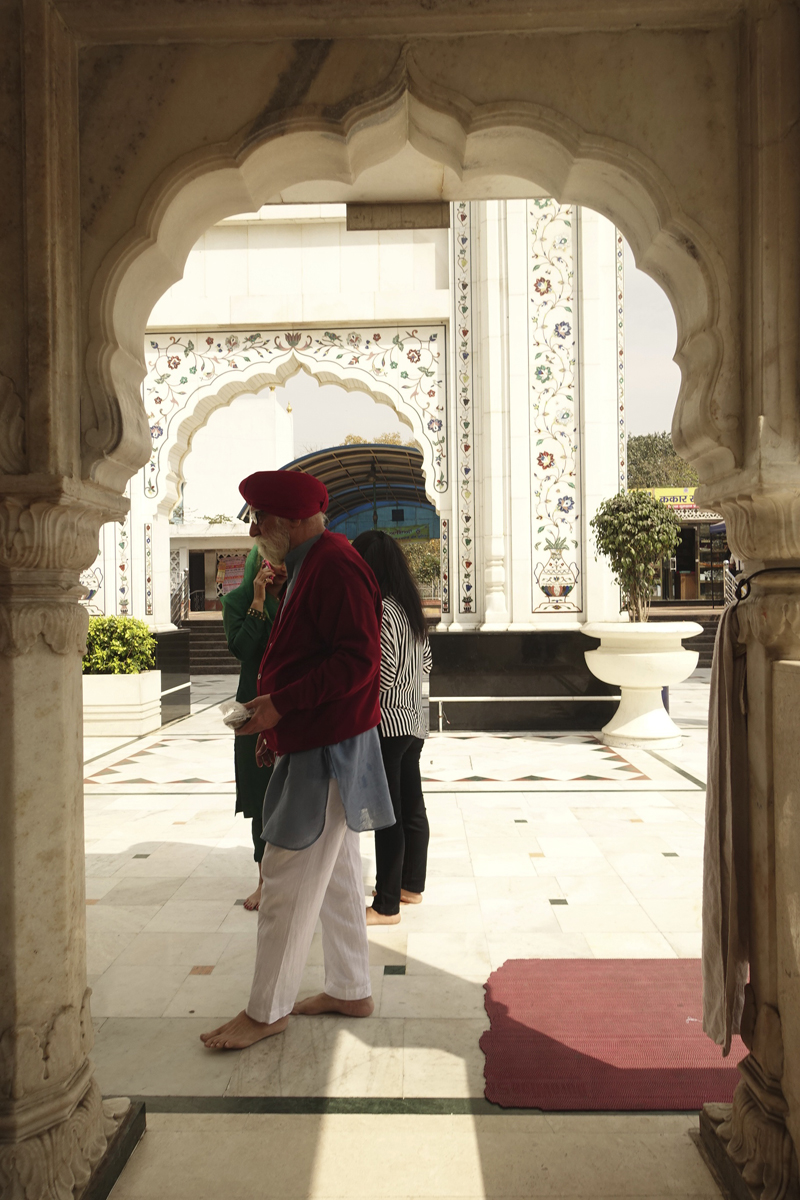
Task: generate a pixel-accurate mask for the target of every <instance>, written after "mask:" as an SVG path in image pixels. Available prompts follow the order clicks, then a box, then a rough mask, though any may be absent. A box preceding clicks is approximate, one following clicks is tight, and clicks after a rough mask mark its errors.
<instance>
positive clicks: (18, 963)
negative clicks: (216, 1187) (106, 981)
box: [0, 388, 117, 1200]
mask: <svg viewBox="0 0 800 1200" xmlns="http://www.w3.org/2000/svg"><path fill="white" fill-rule="evenodd" d="M6 391H7V393H8V388H7V389H6ZM18 414H19V409H18V413H17V415H18ZM18 428H19V427H18ZM19 432H20V435H21V434H22V429H21V428H19ZM23 458H24V445H23V440H22V437H21V436H20V438H19V440H18V441H17V443H16V445H9V444H8V443H7V442H6V444H5V445H4V447H3V453H2V455H0V462H1V463H2V465H3V466H4V467H5V468H8V466H9V465H12V464H14V463H15V464H16V465H17V466H18V467H22V466H23V465H24V462H23ZM93 490H94V489H92V488H86V487H80V485H78V486H74V485H73V484H72V483H71V482H70V481H67V480H63V479H62V480H57V479H53V478H51V479H49V480H45V479H43V478H42V477H41V476H35V475H28V476H25V475H21V474H20V475H17V476H16V478H13V477H9V476H4V477H0V712H1V713H2V721H0V796H2V797H3V802H2V804H0V1194H1V1195H3V1196H7V1197H14V1198H15V1200H16V1198H20V1200H22V1198H23V1197H24V1198H25V1200H34V1198H35V1200H45V1198H47V1200H72V1197H73V1194H74V1193H75V1191H76V1190H78V1189H80V1188H82V1187H83V1186H84V1185H85V1184H86V1183H87V1181H88V1179H89V1177H90V1174H91V1171H92V1168H93V1167H94V1166H95V1165H96V1164H97V1163H98V1162H99V1160H100V1159H101V1158H102V1156H103V1154H104V1153H105V1150H106V1146H107V1139H108V1137H109V1136H110V1134H111V1133H112V1132H113V1131H114V1129H115V1128H116V1125H117V1122H116V1120H115V1118H114V1116H113V1106H112V1108H110V1109H109V1110H108V1111H104V1108H103V1103H102V1100H101V1096H100V1089H99V1087H98V1084H97V1082H96V1080H95V1079H94V1078H93V1075H92V1065H91V1063H90V1061H89V1059H88V1054H89V1051H90V1050H91V1046H92V1040H93V1038H92V1022H91V1015H90V1012H89V994H90V993H89V990H88V989H87V987H86V955H85V915H84V914H85V897H84V884H83V793H82V769H81V768H82V762H83V753H82V705H81V656H82V654H83V652H84V650H85V637H86V627H87V621H88V617H87V614H86V612H85V610H84V609H83V608H82V607H81V606H80V605H79V604H78V603H77V601H78V598H79V597H80V596H81V595H82V588H81V586H80V584H79V581H78V580H79V574H80V571H81V570H82V569H83V568H85V567H87V566H88V565H89V564H90V563H91V562H92V561H93V559H94V557H95V554H96V548H97V535H98V530H99V527H100V524H101V522H102V521H103V520H105V519H107V518H108V515H109V510H108V502H109V499H110V498H109V497H108V496H104V497H102V498H101V497H98V496H93V495H91V492H92V491H93ZM100 499H102V501H103V505H102V507H101V505H100V504H99V503H98V501H99V500H100Z"/></svg>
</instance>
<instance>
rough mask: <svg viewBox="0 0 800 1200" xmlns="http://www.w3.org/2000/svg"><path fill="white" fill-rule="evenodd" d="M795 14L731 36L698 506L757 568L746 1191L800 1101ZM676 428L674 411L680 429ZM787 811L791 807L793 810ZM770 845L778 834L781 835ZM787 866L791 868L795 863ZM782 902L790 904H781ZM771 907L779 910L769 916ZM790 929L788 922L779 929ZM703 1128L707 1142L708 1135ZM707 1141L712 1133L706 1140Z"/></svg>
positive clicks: (768, 1193) (780, 1180)
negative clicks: (739, 385)
mask: <svg viewBox="0 0 800 1200" xmlns="http://www.w3.org/2000/svg"><path fill="white" fill-rule="evenodd" d="M798 55H800V12H799V11H798V9H797V6H796V5H794V4H790V3H780V2H777V3H775V4H770V5H766V4H765V5H754V6H753V8H752V10H751V11H750V13H749V14H748V17H747V20H746V22H745V25H744V30H743V39H742V62H741V68H742V145H743V147H744V150H743V159H742V164H743V168H742V170H743V175H742V195H741V199H742V212H743V241H744V250H745V253H744V266H745V272H744V284H745V288H744V302H743V327H744V336H743V339H742V353H741V363H742V372H741V377H742V382H743V391H744V403H743V406H742V414H741V421H740V427H739V433H740V436H741V450H740V455H739V461H738V463H737V466H736V469H735V470H732V471H730V472H729V473H728V474H727V475H725V476H724V478H722V479H720V480H719V482H718V483H716V484H713V485H709V486H706V487H704V488H703V489H702V490H701V492H700V494H699V495H698V501H699V503H701V504H709V506H710V507H716V506H717V505H719V506H720V507H721V510H722V512H723V514H724V516H725V520H726V522H727V528H728V540H729V544H730V547H731V550H732V551H733V553H734V555H735V556H736V557H737V558H739V559H741V560H742V561H743V563H744V569H745V574H746V575H748V576H751V575H753V576H755V575H756V572H764V573H763V574H759V575H758V577H757V578H754V580H753V586H752V593H751V595H750V597H749V599H747V600H746V601H744V602H743V603H742V604H741V605H740V607H739V617H740V621H739V625H740V637H741V639H742V640H743V641H744V642H745V643H746V645H747V704H748V755H749V839H750V881H749V883H750V913H749V916H750V937H749V941H750V984H749V986H748V988H747V993H746V1002H745V1012H744V1016H743V1020H742V1037H743V1040H744V1042H745V1044H746V1046H747V1048H748V1050H749V1051H750V1053H749V1055H748V1056H747V1058H745V1059H744V1061H743V1062H742V1063H741V1065H740V1068H739V1069H740V1073H741V1081H740V1083H739V1086H738V1088H737V1091H736V1094H735V1098H734V1102H733V1106H732V1109H731V1111H730V1112H721V1111H720V1106H714V1111H713V1112H710V1113H708V1114H706V1115H707V1117H708V1118H710V1120H711V1123H712V1124H713V1126H714V1129H713V1132H712V1135H711V1136H712V1137H713V1138H714V1139H717V1140H718V1141H721V1142H722V1144H723V1146H724V1147H725V1150H726V1157H725V1158H724V1159H723V1165H726V1166H728V1167H729V1166H730V1164H731V1163H732V1164H734V1165H735V1167H736V1169H737V1172H738V1179H737V1180H736V1181H735V1182H736V1184H737V1187H738V1188H739V1189H740V1194H746V1192H741V1186H742V1184H743V1185H744V1186H745V1188H746V1189H747V1191H749V1194H750V1195H752V1196H754V1197H757V1198H758V1200H788V1198H790V1197H791V1198H792V1200H795V1198H797V1197H799V1196H800V1182H799V1181H798V1165H797V1149H798V1148H797V1145H796V1142H795V1141H794V1140H793V1137H792V1131H793V1130H794V1132H795V1137H796V1135H797V1132H798V1130H800V1111H798V1103H800V1097H798V1093H797V1088H796V1084H795V1086H790V1083H791V1079H792V1078H794V1079H795V1080H796V1073H797V1067H796V1063H795V1062H794V1061H791V1071H790V1072H789V1073H788V1074H787V1063H788V1062H789V1061H790V1060H789V1058H788V1053H789V1052H790V1051H793V1054H794V1056H795V1057H796V1056H797V1054H798V1053H800V1047H798V1046H797V1044H796V1040H795V1041H794V1042H792V1040H791V1038H790V1040H788V1041H787V1038H786V1031H787V1030H788V1031H789V1032H790V1033H791V1035H792V1036H793V1037H794V1038H795V1039H796V1037H797V1029H798V1019H799V1017H800V1014H798V1011H797V1005H798V1003H799V1002H800V995H798V992H797V988H796V986H794V987H789V988H787V987H786V982H787V978H789V979H790V978H791V975H792V972H793V971H796V968H797V962H796V947H797V946H798V945H800V903H797V902H793V901H792V898H791V896H789V895H787V894H786V890H785V889H786V886H787V883H786V876H785V872H783V871H778V869H777V868H778V864H779V862H780V861H781V855H780V854H779V853H778V845H777V842H778V838H779V836H780V837H781V838H783V839H784V840H785V838H786V837H787V836H789V833H790V832H793V825H792V826H791V830H790V829H787V826H786V821H787V814H786V809H785V806H784V807H783V808H782V809H778V808H776V774H777V768H778V765H779V764H781V763H782V762H783V760H784V758H785V756H786V755H790V754H791V753H793V750H794V746H795V744H796V740H797V729H796V728H793V729H791V730H789V729H787V727H786V725H785V723H784V724H781V723H780V722H777V723H776V713H775V709H774V695H773V689H774V682H775V681H774V676H775V663H776V662H777V661H778V660H780V659H783V660H788V662H789V663H790V664H794V663H797V662H800V470H798V459H799V458H800V414H799V413H798V378H799V377H800V373H799V371H798V354H799V351H800V334H799V330H798V324H799V322H800V283H799V281H798V269H799V267H800V80H798V73H797V60H798ZM678 433H679V434H680V423H679V427H678ZM798 820H800V813H798V812H797V811H796V809H795V810H794V812H793V814H792V817H791V822H796V821H798ZM781 852H782V853H783V846H781ZM795 878H796V877H795ZM793 904H794V907H792V905H793ZM779 918H780V919H779ZM790 927H791V928H790ZM706 1140H708V1139H707V1138H706ZM716 1148H717V1149H718V1146H717V1147H716Z"/></svg>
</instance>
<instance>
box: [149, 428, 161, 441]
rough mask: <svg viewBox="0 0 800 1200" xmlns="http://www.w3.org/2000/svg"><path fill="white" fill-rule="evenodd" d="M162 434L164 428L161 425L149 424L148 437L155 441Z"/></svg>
mask: <svg viewBox="0 0 800 1200" xmlns="http://www.w3.org/2000/svg"><path fill="white" fill-rule="evenodd" d="M163 436H164V430H163V428H162V426H161V425H151V426H150V437H151V438H152V439H153V441H154V442H157V441H158V439H159V438H160V437H163Z"/></svg>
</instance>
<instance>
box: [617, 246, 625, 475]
mask: <svg viewBox="0 0 800 1200" xmlns="http://www.w3.org/2000/svg"><path fill="white" fill-rule="evenodd" d="M616 266H617V433H618V436H619V443H618V444H619V490H620V491H621V492H624V491H625V489H626V488H627V486H628V434H627V430H626V428H625V242H624V241H623V238H622V234H621V233H620V232H619V230H617V264H616Z"/></svg>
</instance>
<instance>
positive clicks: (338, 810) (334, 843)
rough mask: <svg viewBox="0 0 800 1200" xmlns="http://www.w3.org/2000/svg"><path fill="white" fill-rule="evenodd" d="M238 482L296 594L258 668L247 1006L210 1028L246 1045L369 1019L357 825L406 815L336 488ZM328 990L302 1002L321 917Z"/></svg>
mask: <svg viewBox="0 0 800 1200" xmlns="http://www.w3.org/2000/svg"><path fill="white" fill-rule="evenodd" d="M239 490H240V491H241V493H242V496H243V497H244V499H245V500H246V501H247V503H248V504H249V506H250V511H251V517H252V524H251V527H250V534H251V537H253V538H254V539H255V541H256V545H257V546H258V548H259V550H260V551H261V552H262V553H263V555H264V557H265V558H267V559H269V561H270V562H271V563H272V564H273V566H276V565H278V564H281V563H285V565H286V572H287V582H286V589H285V591H284V594H283V597H282V600H281V605H280V608H279V609H278V612H277V614H276V616H275V620H274V622H273V626H272V632H271V634H270V638H269V642H268V643H267V649H266V651H265V653H264V658H263V660H262V662H261V670H260V672H259V676H258V696H257V697H256V699H255V700H251V701H250V702H249V703H248V704H247V707H248V708H249V709H251V711H252V713H253V715H252V717H251V719H250V720H249V721H248V722H247V723H246V724H245V725H243V726H241V727H240V729H239V730H237V733H241V734H250V733H260V735H261V736H260V738H259V741H258V746H257V754H258V756H259V759H260V760H262V761H265V760H267V759H268V758H271V757H272V756H274V755H277V756H278V757H277V763H276V766H275V769H274V771H273V773H272V777H271V779H270V782H269V786H268V787H267V792H266V795H265V797H264V813H263V817H264V830H263V838H264V841H265V842H266V843H267V845H266V850H265V852H264V858H263V862H262V878H263V885H262V892H261V904H260V908H259V913H258V943H257V951H256V966H255V972H254V975H253V984H252V989H251V992H250V1000H249V1001H248V1004H247V1008H246V1009H243V1010H242V1012H240V1013H239V1015H238V1016H236V1017H234V1018H233V1020H231V1021H228V1022H227V1023H226V1024H225V1025H222V1026H220V1027H219V1029H214V1030H212V1031H211V1032H210V1033H204V1034H202V1035H201V1037H202V1041H203V1042H204V1043H205V1045H206V1047H207V1048H208V1049H211V1050H241V1049H244V1047H246V1046H251V1045H253V1043H254V1042H257V1041H260V1040H261V1039H262V1038H265V1037H270V1036H271V1035H272V1034H276V1033H282V1032H283V1030H284V1029H285V1028H286V1025H287V1024H288V1020H289V1014H290V1013H297V1014H304V1015H309V1016H313V1015H316V1014H317V1013H323V1012H337V1013H343V1014H344V1015H346V1016H352V1017H368V1016H369V1015H370V1014H371V1013H372V1012H373V1009H374V1004H373V1001H372V994H371V993H372V989H371V986H370V978H369V951H368V943H367V926H366V908H365V904H364V887H363V880H362V874H361V854H360V849H359V833H362V832H364V831H366V830H370V829H383V828H386V827H387V826H389V825H392V824H393V823H394V810H393V808H392V802H391V798H390V796H389V789H388V785H387V783H386V775H385V772H384V768H383V760H382V758H381V750H380V742H379V738H378V728H377V727H378V723H379V721H380V711H379V707H378V688H379V683H380V661H381V646H380V627H381V593H380V589H379V588H378V585H377V582H376V580H375V577H374V575H373V574H372V572H371V570H370V569H369V567H368V566H367V565H366V563H365V562H364V560H363V558H362V557H361V556H360V555H359V554H357V553H356V552H355V551H354V550H353V549H352V547H351V546H350V543H349V542H348V541H347V539H346V538H344V537H342V536H341V535H339V534H336V533H331V532H329V531H328V530H326V529H325V519H324V516H323V513H324V511H325V509H326V508H327V506H328V493H327V490H326V489H325V486H324V484H322V483H321V482H320V481H319V480H318V479H315V478H314V477H313V476H312V475H306V474H304V473H302V472H295V471H258V472H256V474H255V475H250V476H249V477H248V478H247V479H245V480H244V481H243V482H242V483H241V485H240V488H239ZM318 919H319V920H320V922H321V924H322V948H323V955H324V961H325V991H324V992H322V993H321V994H320V995H318V996H314V997H312V998H311V999H308V1000H303V1001H301V1002H300V1003H299V1004H298V1003H296V999H297V993H298V990H299V988H300V981H301V978H302V974H303V970H304V968H305V964H306V959H307V957H308V952H309V949H310V946H311V939H312V938H313V936H314V929H315V927H316V923H317V920H318Z"/></svg>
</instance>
